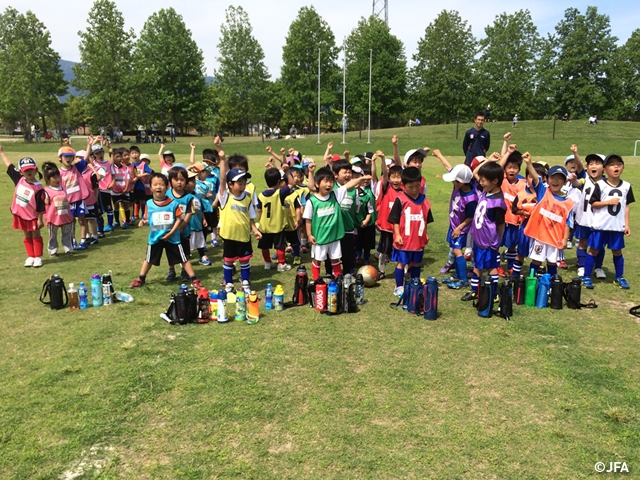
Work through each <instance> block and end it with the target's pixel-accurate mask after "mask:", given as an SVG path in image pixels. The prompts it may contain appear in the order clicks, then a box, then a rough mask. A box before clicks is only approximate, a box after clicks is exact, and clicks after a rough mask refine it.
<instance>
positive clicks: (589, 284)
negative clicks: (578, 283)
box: [580, 277, 615, 290]
mask: <svg viewBox="0 0 640 480" xmlns="http://www.w3.org/2000/svg"><path fill="white" fill-rule="evenodd" d="M580 280H582V286H583V287H584V288H588V289H589V290H592V289H593V282H592V281H591V277H580ZM614 283H615V282H614Z"/></svg>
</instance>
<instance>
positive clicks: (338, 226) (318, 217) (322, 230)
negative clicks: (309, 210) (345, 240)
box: [308, 192, 345, 245]
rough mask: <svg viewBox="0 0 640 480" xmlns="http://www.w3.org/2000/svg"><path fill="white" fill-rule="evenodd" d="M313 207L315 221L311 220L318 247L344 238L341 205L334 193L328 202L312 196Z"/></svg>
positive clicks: (310, 198) (312, 231) (312, 232)
mask: <svg viewBox="0 0 640 480" xmlns="http://www.w3.org/2000/svg"><path fill="white" fill-rule="evenodd" d="M308 201H310V202H311V205H313V219H312V220H311V235H313V236H314V237H315V239H316V243H317V244H318V245H327V244H329V243H331V242H335V241H336V240H340V239H341V238H342V237H344V232H345V230H344V222H343V219H342V217H343V216H342V214H341V212H340V204H339V203H338V200H336V196H335V194H334V193H333V192H331V193H330V194H329V199H328V200H321V199H319V198H318V197H316V196H315V195H311V197H309V200H308Z"/></svg>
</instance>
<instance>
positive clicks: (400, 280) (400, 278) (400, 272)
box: [393, 267, 404, 287]
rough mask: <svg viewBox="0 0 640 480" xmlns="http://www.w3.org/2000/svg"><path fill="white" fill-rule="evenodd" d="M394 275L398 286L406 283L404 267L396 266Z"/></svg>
mask: <svg viewBox="0 0 640 480" xmlns="http://www.w3.org/2000/svg"><path fill="white" fill-rule="evenodd" d="M393 276H394V278H395V279H396V287H401V286H402V285H403V284H404V269H403V268H402V267H396V268H395V270H394V271H393Z"/></svg>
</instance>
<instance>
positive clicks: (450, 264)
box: [440, 260, 453, 275]
mask: <svg viewBox="0 0 640 480" xmlns="http://www.w3.org/2000/svg"><path fill="white" fill-rule="evenodd" d="M451 268H453V262H450V261H448V260H447V263H445V264H444V266H443V267H442V268H441V269H440V274H441V275H444V274H445V273H449V272H450V271H451Z"/></svg>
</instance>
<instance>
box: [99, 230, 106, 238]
mask: <svg viewBox="0 0 640 480" xmlns="http://www.w3.org/2000/svg"><path fill="white" fill-rule="evenodd" d="M105 231H106V228H105ZM105 236H106V235H105V234H104V233H102V232H98V238H104V237H105Z"/></svg>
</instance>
